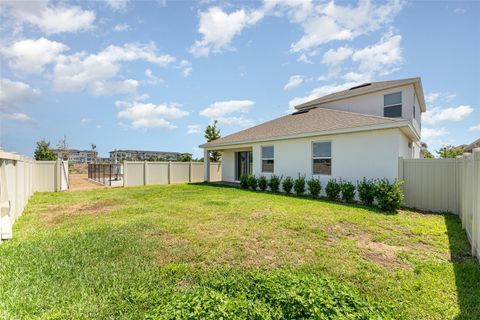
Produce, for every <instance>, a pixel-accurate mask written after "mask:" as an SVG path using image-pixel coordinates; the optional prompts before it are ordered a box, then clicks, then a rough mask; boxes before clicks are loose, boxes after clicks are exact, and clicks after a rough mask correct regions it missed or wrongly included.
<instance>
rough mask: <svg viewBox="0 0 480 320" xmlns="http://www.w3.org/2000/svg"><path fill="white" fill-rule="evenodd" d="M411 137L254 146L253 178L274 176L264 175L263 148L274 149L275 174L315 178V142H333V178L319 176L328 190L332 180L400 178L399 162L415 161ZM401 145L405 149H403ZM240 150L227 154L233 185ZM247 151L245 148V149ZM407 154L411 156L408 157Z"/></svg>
mask: <svg viewBox="0 0 480 320" xmlns="http://www.w3.org/2000/svg"><path fill="white" fill-rule="evenodd" d="M407 140H408V139H407V137H406V136H405V135H404V134H403V133H402V132H401V131H400V130H399V129H385V130H375V131H367V132H357V133H348V134H338V135H331V136H318V137H308V138H298V139H288V140H279V141H271V142H264V143H254V144H252V145H251V146H252V151H253V174H254V175H257V176H258V175H265V176H270V175H271V174H270V173H262V172H261V158H260V157H261V146H271V145H273V146H274V161H275V164H274V174H276V175H283V176H291V177H292V178H295V177H297V176H298V174H302V175H303V174H304V175H306V177H307V179H308V178H310V177H312V142H317V141H331V142H332V175H317V177H319V178H320V180H321V182H322V185H323V186H325V184H326V183H327V181H328V180H329V179H331V178H337V179H339V178H342V179H345V180H350V181H352V182H354V183H356V182H357V180H360V179H362V178H363V177H366V178H388V179H395V178H397V177H398V158H399V156H404V157H405V158H411V150H410V149H408V146H407V143H408V142H407ZM401 144H403V145H405V146H406V147H407V149H408V151H407V150H406V149H405V147H401ZM239 150H240V149H226V150H224V151H223V161H222V163H223V172H222V176H223V179H222V180H223V181H233V179H234V178H232V177H234V174H235V157H234V154H235V152H236V151H239ZM243 150H244V148H243ZM407 153H408V154H409V156H408V157H407V156H406V155H407Z"/></svg>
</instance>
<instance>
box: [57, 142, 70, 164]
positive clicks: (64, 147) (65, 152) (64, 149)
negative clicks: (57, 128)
mask: <svg viewBox="0 0 480 320" xmlns="http://www.w3.org/2000/svg"><path fill="white" fill-rule="evenodd" d="M57 147H58V150H60V153H61V155H62V160H68V154H69V152H68V146H67V136H63V139H61V140H60V141H58V144H57Z"/></svg>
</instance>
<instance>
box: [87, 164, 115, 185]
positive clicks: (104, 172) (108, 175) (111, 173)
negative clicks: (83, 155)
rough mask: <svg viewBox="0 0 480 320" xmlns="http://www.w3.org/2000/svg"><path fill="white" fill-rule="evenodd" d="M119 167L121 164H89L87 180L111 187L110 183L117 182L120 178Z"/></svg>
mask: <svg viewBox="0 0 480 320" xmlns="http://www.w3.org/2000/svg"><path fill="white" fill-rule="evenodd" d="M121 166H122V165H121V164H110V163H106V164H104V163H89V164H88V179H91V180H93V181H95V182H98V183H101V184H103V185H106V186H111V185H112V181H118V180H120V179H121V178H122V175H121Z"/></svg>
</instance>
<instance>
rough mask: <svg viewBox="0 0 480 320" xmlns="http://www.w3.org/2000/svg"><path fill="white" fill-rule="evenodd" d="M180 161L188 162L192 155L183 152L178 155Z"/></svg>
mask: <svg viewBox="0 0 480 320" xmlns="http://www.w3.org/2000/svg"><path fill="white" fill-rule="evenodd" d="M180 161H182V162H190V161H192V155H191V154H190V153H183V154H182V155H180Z"/></svg>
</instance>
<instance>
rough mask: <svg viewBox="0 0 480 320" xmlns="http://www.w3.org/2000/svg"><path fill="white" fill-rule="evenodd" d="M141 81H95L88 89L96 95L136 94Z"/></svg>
mask: <svg viewBox="0 0 480 320" xmlns="http://www.w3.org/2000/svg"><path fill="white" fill-rule="evenodd" d="M138 85H139V82H138V81H137V80H133V79H128V80H123V81H94V82H92V83H91V84H90V85H89V87H88V90H89V92H90V94H92V95H94V96H112V95H117V94H134V93H135V92H137V88H138Z"/></svg>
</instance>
